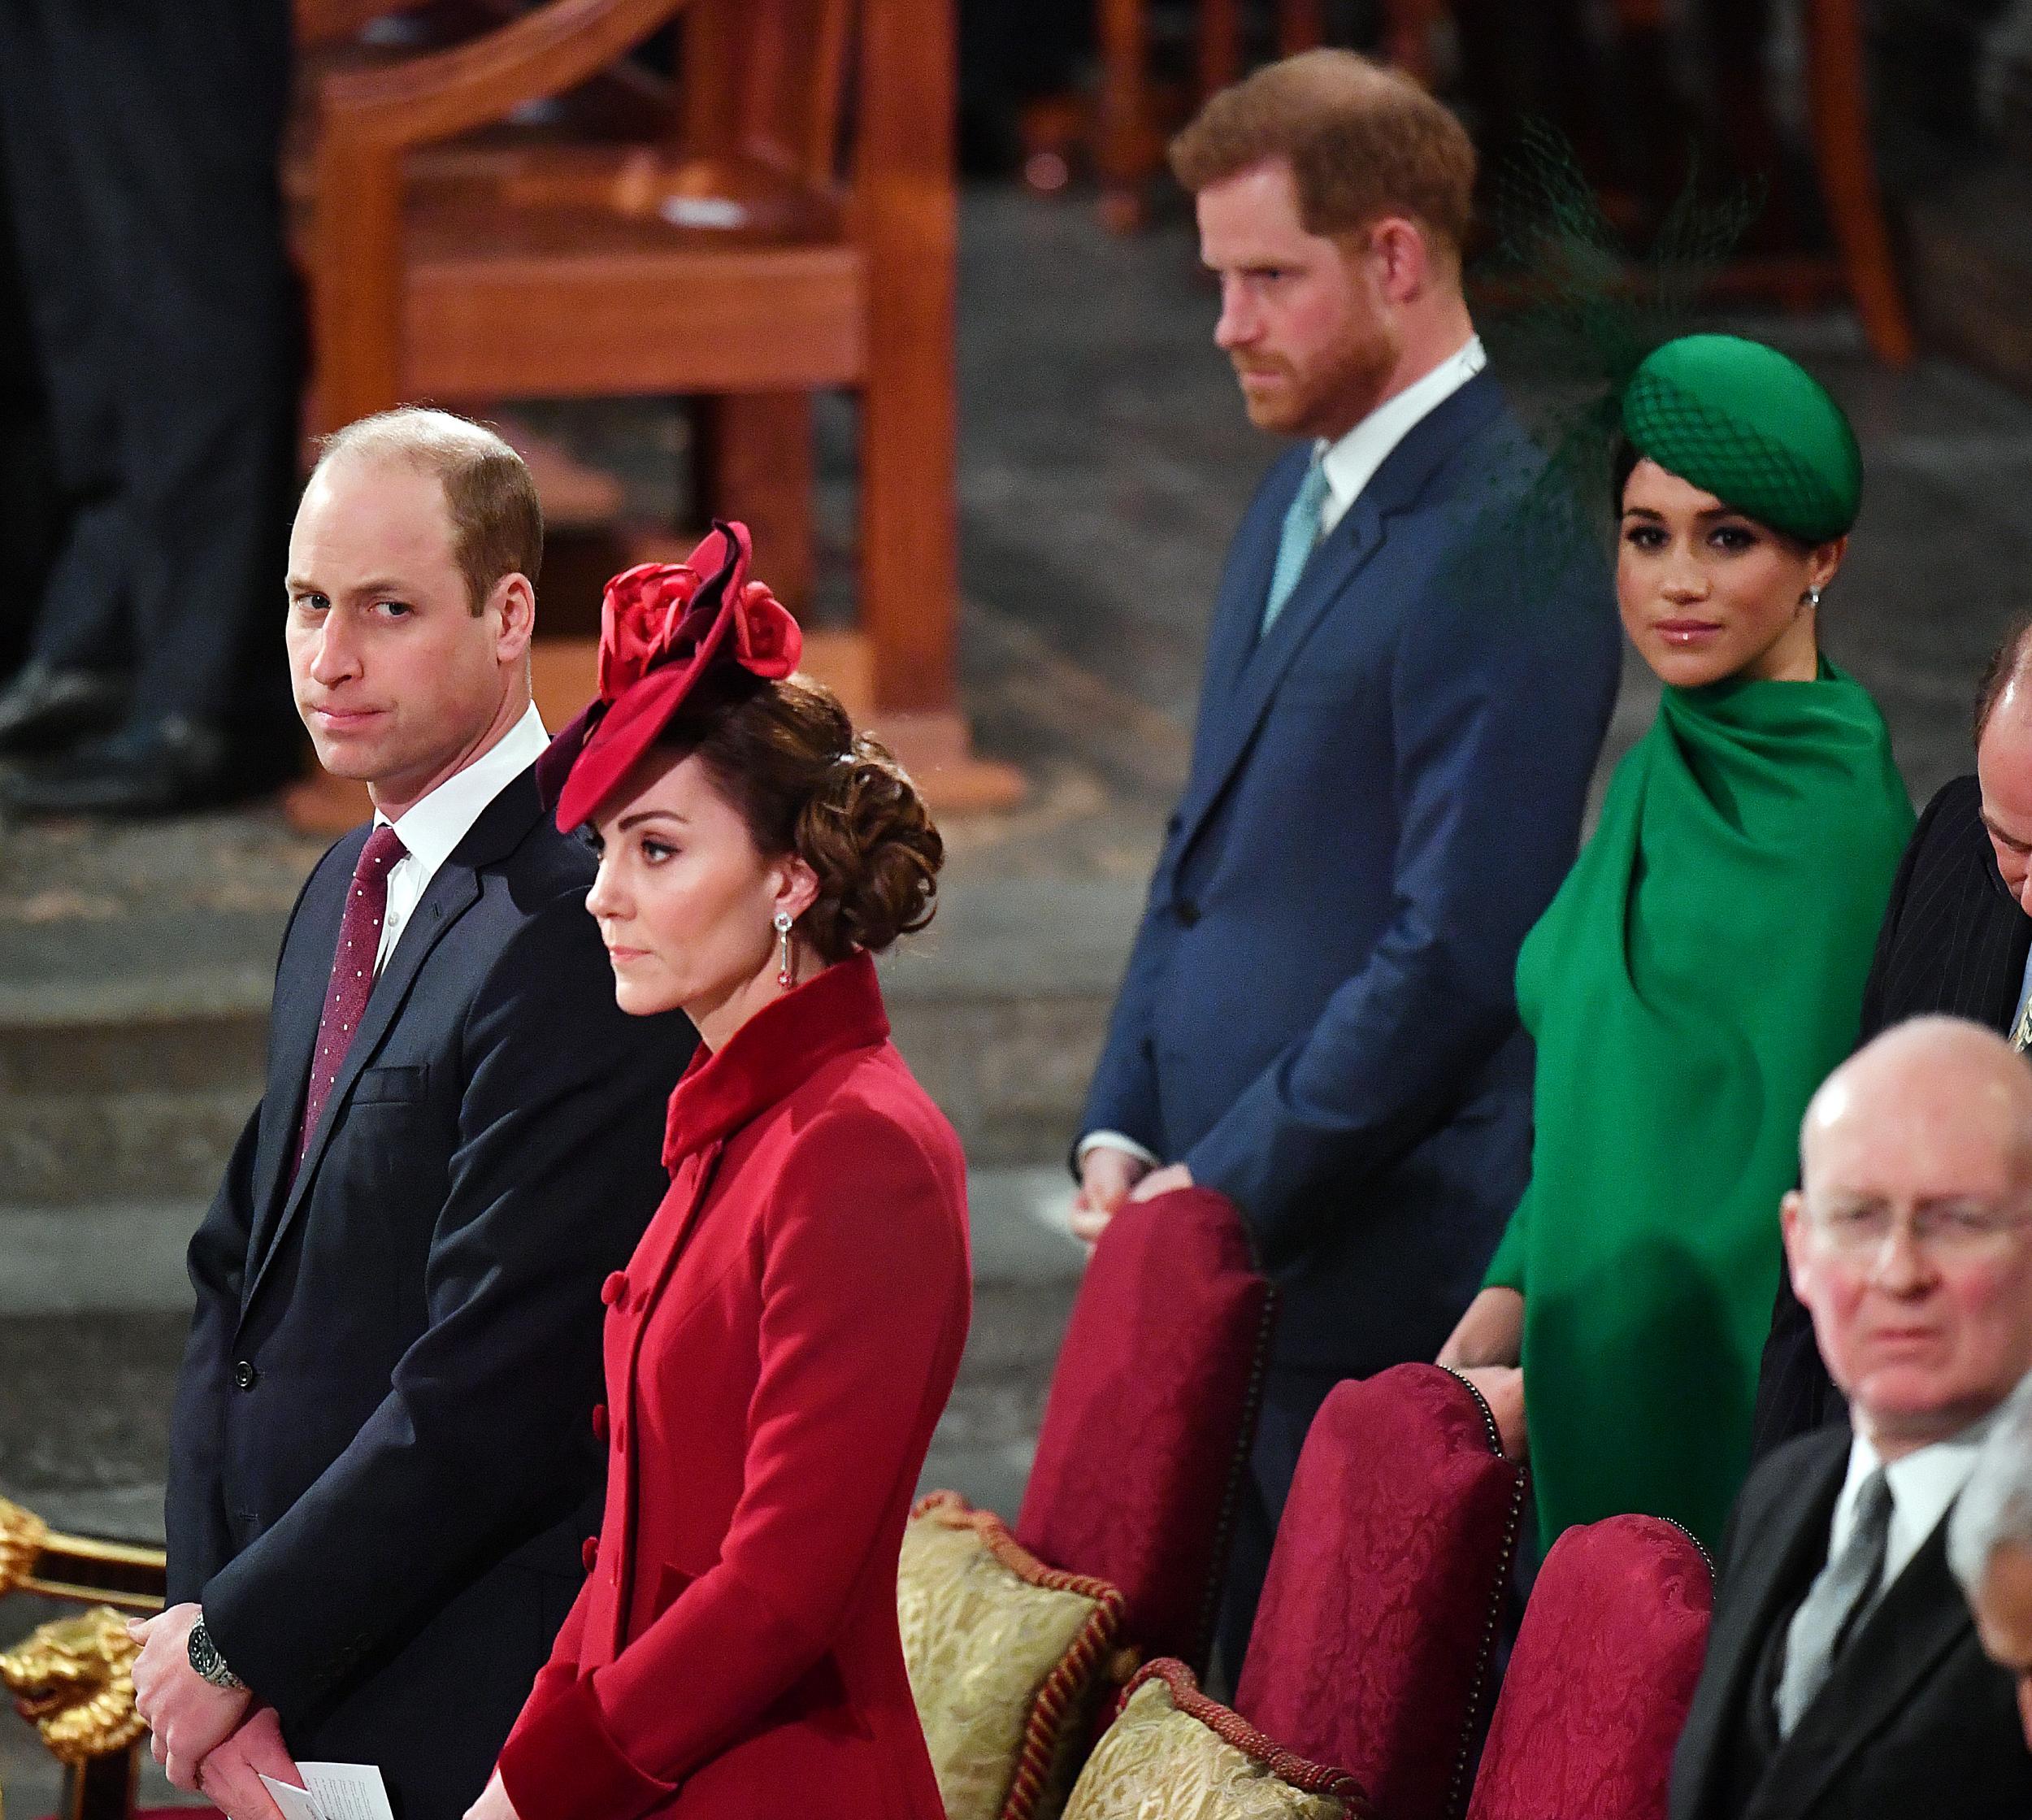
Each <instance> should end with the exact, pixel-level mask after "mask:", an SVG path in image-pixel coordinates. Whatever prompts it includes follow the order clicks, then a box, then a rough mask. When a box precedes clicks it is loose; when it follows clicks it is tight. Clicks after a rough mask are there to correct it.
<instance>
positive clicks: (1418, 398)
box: [396, 335, 1489, 1169]
mask: <svg viewBox="0 0 2032 1820" xmlns="http://www.w3.org/2000/svg"><path fill="white" fill-rule="evenodd" d="M1488 363H1489V356H1488V350H1487V349H1485V348H1484V347H1483V345H1482V337H1480V336H1478V335H1470V337H1468V338H1467V341H1466V344H1465V345H1464V346H1463V347H1461V349H1460V350H1459V351H1458V352H1457V353H1455V354H1449V355H1448V357H1447V358H1445V359H1444V360H1442V361H1441V362H1440V363H1439V365H1438V366H1436V367H1434V368H1433V369H1432V371H1431V372H1429V373H1427V374H1426V376H1424V378H1422V379H1417V380H1413V381H1412V382H1411V384H1409V385H1407V386H1406V387H1405V389H1403V391H1401V392H1400V393H1396V395H1395V396H1393V397H1388V398H1386V399H1384V400H1383V402H1382V403H1381V404H1379V405H1378V406H1376V408H1375V409H1374V410H1372V411H1370V413H1369V415H1367V416H1366V417H1365V418H1363V419H1362V420H1361V422H1360V423H1359V424H1356V425H1355V427H1354V428H1352V430H1350V431H1348V433H1347V434H1346V435H1345V436H1344V437H1341V438H1340V439H1339V441H1335V442H1328V441H1326V439H1325V438H1324V437H1322V438H1321V439H1320V441H1318V442H1316V443H1314V444H1313V452H1314V453H1315V454H1317V455H1318V458H1319V463H1320V466H1321V467H1322V468H1323V469H1324V470H1325V471H1326V498H1325V499H1324V500H1323V501H1322V502H1321V504H1320V508H1319V534H1320V536H1322V537H1323V536H1326V533H1327V532H1330V531H1331V530H1332V529H1333V528H1334V527H1335V525H1337V524H1338V523H1340V521H1341V519H1343V518H1344V517H1345V516H1346V515H1347V513H1348V507H1349V506H1352V505H1353V504H1354V502H1356V500H1357V499H1358V498H1360V497H1361V489H1363V488H1364V487H1366V486H1367V485H1368V484H1369V483H1370V481H1371V480H1374V478H1375V476H1376V470H1377V469H1378V468H1379V467H1382V466H1383V463H1385V462H1386V461H1387V460H1388V459H1389V458H1390V455H1391V452H1392V450H1395V449H1396V446H1397V445H1398V444H1399V443H1400V442H1401V441H1404V439H1405V437H1407V436H1409V434H1410V433H1411V432H1412V431H1413V429H1414V428H1417V426H1418V424H1420V423H1421V422H1422V421H1423V420H1424V419H1426V418H1427V417H1429V416H1430V415H1431V414H1432V412H1433V411H1434V410H1436V409H1437V408H1438V407H1439V406H1440V405H1442V404H1444V402H1446V401H1447V400H1448V398H1450V397H1452V396H1453V394H1454V393H1457V392H1458V391H1459V390H1460V389H1461V387H1462V386H1464V385H1465V384H1467V382H1468V381H1469V380H1471V379H1473V378H1474V376H1475V375H1476V374H1477V373H1478V372H1480V371H1481V370H1482V369H1483V367H1486V366H1487V365H1488ZM396 832H397V833H400V832H402V831H401V830H400V829H399V828H398V829H397V831H396ZM1101 1145H1106V1146H1107V1147H1108V1148H1109V1149H1111V1150H1126V1151H1127V1152H1128V1153H1129V1154H1130V1155H1131V1156H1132V1157H1134V1158H1136V1159H1137V1160H1138V1161H1139V1162H1145V1163H1148V1165H1149V1166H1151V1167H1152V1168H1153V1169H1154V1168H1156V1167H1157V1164H1158V1162H1159V1161H1160V1159H1159V1158H1157V1157H1154V1156H1153V1155H1152V1154H1151V1153H1150V1150H1149V1148H1148V1146H1147V1145H1141V1144H1139V1143H1137V1142H1136V1140H1135V1139H1134V1138H1132V1137H1130V1136H1127V1134H1126V1133H1124V1132H1109V1131H1099V1132H1088V1133H1087V1135H1086V1136H1084V1137H1083V1138H1081V1139H1080V1140H1079V1144H1078V1145H1076V1146H1075V1149H1074V1151H1073V1161H1074V1162H1075V1164H1079V1163H1083V1162H1085V1161H1086V1160H1087V1153H1088V1151H1089V1150H1093V1149H1099V1148H1100V1147H1101Z"/></svg>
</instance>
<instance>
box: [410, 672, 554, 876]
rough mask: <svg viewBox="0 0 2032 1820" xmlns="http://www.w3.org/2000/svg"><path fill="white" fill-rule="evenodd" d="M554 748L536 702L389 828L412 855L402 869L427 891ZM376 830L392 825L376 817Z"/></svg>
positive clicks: (411, 806)
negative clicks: (499, 800)
mask: <svg viewBox="0 0 2032 1820" xmlns="http://www.w3.org/2000/svg"><path fill="white" fill-rule="evenodd" d="M549 743H550V736H549V734H548V733H546V732H545V731H544V729H543V716H542V715H540V714H538V713H537V712H536V704H535V703H534V702H532V703H531V704H530V706H529V708H528V711H527V712H526V713H525V714H524V715H523V717H522V719H519V721H517V722H516V723H515V725H514V726H512V727H510V728H509V729H508V731H507V732H506V733H504V734H502V735H501V737H500V739H498V740H497V741H495V742H494V744H493V745H491V746H489V747H488V749H486V750H485V751H484V752H483V753H481V754H480V756H479V757H478V758H475V759H474V760H473V762H471V764H470V765H468V766H467V767H465V769H464V770H462V771H454V772H453V773H452V775H450V776H449V777H448V778H446V779H445V781H444V782H443V783H442V784H439V785H438V786H437V788H436V789H434V790H432V791H431V792H430V793H428V795H425V796H423V797H419V798H418V799H417V800H416V801H415V802H413V803H411V804H410V806H409V807H408V808H407V809H406V810H403V811H402V814H401V815H400V816H398V817H397V819H396V820H395V821H394V822H393V823H389V825H390V826H392V827H393V828H394V830H395V832H396V835H397V837H398V838H399V839H400V840H401V841H402V845H403V846H404V848H405V849H407V852H408V858H406V859H405V860H403V861H402V862H401V863H402V865H403V866H405V867H410V868H411V877H412V878H413V879H414V880H415V881H416V883H417V885H418V894H419V895H420V894H421V887H422V885H423V884H425V883H428V880H430V879H431V878H432V876H433V875H435V874H436V871H437V869H438V867H441V866H442V865H443V864H444V863H445V861H446V860H448V859H449V858H451V856H452V850H453V849H454V848H455V847H457V846H458V843H459V842H460V841H463V840H464V839H465V838H466V836H467V834H468V833H470V832H471V830H472V825H473V823H475V822H476V821H478V820H479V819H480V812H481V811H482V810H484V809H485V808H486V806H487V805H488V803H490V802H492V801H493V800H494V798H495V797H497V796H499V795H500V794H501V792H502V791H503V790H504V789H506V788H507V787H508V784H510V782H511V781H512V780H514V779H515V778H517V777H519V776H520V775H521V774H522V773H523V771H527V770H528V768H529V767H531V766H532V765H533V764H534V763H535V762H536V760H537V759H538V758H541V757H542V755H543V750H544V748H545V746H547V745H549ZM374 819H375V822H376V825H379V824H380V823H385V822H387V821H388V818H387V817H386V816H385V815H382V814H376V816H375V818H374Z"/></svg>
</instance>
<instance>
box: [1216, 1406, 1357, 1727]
mask: <svg viewBox="0 0 2032 1820" xmlns="http://www.w3.org/2000/svg"><path fill="white" fill-rule="evenodd" d="M1339 1381H1340V1380H1339V1379H1338V1378H1328V1377H1317V1376H1313V1375H1310V1374H1296V1373H1285V1372H1279V1371H1277V1370H1271V1371H1270V1373H1269V1374H1268V1375H1266V1378H1265V1380H1264V1384H1263V1403H1262V1408H1261V1410H1260V1411H1259V1413H1258V1414H1257V1418H1256V1440H1255V1444H1254V1445H1253V1446H1252V1447H1251V1449H1249V1459H1248V1471H1247V1472H1246V1473H1245V1474H1244V1475H1243V1483H1242V1487H1241V1495H1240V1497H1239V1498H1238V1499H1237V1501H1236V1507H1235V1537H1234V1542H1233V1545H1232V1547H1231V1549H1230V1551H1229V1554H1228V1566H1227V1589H1226V1591H1225V1592H1224V1593H1223V1595H1222V1601H1221V1620H1220V1624H1219V1626H1218V1630H1217V1632H1216V1644H1215V1651H1216V1660H1217V1661H1218V1666H1219V1670H1220V1679H1221V1680H1222V1682H1223V1683H1225V1686H1224V1687H1223V1688H1222V1692H1221V1697H1222V1698H1224V1699H1226V1698H1231V1697H1232V1696H1233V1694H1234V1692H1235V1685H1236V1683H1239V1682H1240V1679H1241V1678H1242V1663H1243V1659H1244V1657H1245V1656H1246V1655H1247V1653H1248V1638H1249V1631H1250V1630H1251V1628H1252V1627H1253V1626H1254V1624H1255V1622H1256V1606H1257V1601H1259V1600H1260V1599H1261V1597H1262V1594H1263V1579H1264V1576H1265V1575H1266V1573H1267V1572H1268V1571H1269V1570H1270V1549H1271V1547H1272V1545H1273V1544H1274V1543H1275V1541H1276V1539H1277V1526H1278V1524H1279V1522H1281V1521H1282V1520H1283V1514H1284V1500H1285V1498H1286V1497H1287V1496H1288V1495H1289V1494H1290V1492H1291V1488H1292V1474H1293V1473H1294V1472H1296V1470H1298V1455H1299V1452H1300V1449H1302V1448H1303V1447H1304V1446H1305V1431H1306V1430H1307V1429H1308V1428H1309V1427H1312V1423H1313V1417H1314V1416H1315V1415H1317V1414H1318V1413H1319V1405H1321V1404H1322V1403H1323V1402H1325V1401H1326V1393H1327V1392H1329V1391H1330V1390H1331V1389H1332V1388H1334V1386H1335V1384H1336V1383H1339Z"/></svg>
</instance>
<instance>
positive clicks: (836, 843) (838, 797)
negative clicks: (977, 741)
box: [792, 733, 945, 961]
mask: <svg viewBox="0 0 2032 1820" xmlns="http://www.w3.org/2000/svg"><path fill="white" fill-rule="evenodd" d="M792 845H794V847H795V849H796V851H797V856H798V858H801V859H802V860H803V861H804V862H805V864H806V865H807V866H809V867H810V868H811V869H812V871H814V872H816V873H817V874H818V897H816V898H814V900H813V901H812V906H811V908H810V910H806V911H805V914H804V915H803V917H802V918H801V923H802V925H803V928H804V931H805V938H806V940H809V941H810V944H811V945H812V947H813V948H814V949H815V950H816V951H817V952H818V954H819V956H820V957H821V958H823V959H825V960H827V961H838V960H844V958H846V957H847V956H848V955H849V954H850V953H853V951H854V950H855V949H866V950H867V951H868V952H869V953H871V954H879V953H881V952H882V951H883V949H885V948H888V946H890V945H891V944H892V943H893V942H894V941H895V940H896V939H897V936H907V935H914V934H915V933H916V932H917V931H918V930H919V929H922V928H923V927H924V926H925V924H926V923H929V922H930V921H931V916H932V913H933V912H934V910H936V908H937V905H936V897H937V893H938V872H939V867H940V866H941V865H943V864H944V860H945V843H944V841H943V840H942V839H940V836H939V831H938V829H937V828H936V827H934V826H933V825H932V822H931V812H930V811H929V810H927V809H926V807H925V806H924V799H923V797H920V796H919V795H918V793H917V786H916V785H915V784H913V783H912V782H911V781H910V774H909V773H908V772H907V771H905V770H904V768H903V767H901V765H899V764H898V763H897V762H896V760H895V759H894V758H892V757H891V756H890V754H889V749H888V747H887V746H885V745H883V743H882V742H881V741H879V740H878V739H876V738H875V736H873V735H872V734H869V733H860V734H857V735H855V736H854V738H853V745H852V747H851V748H850V749H849V750H848V751H847V752H845V753H844V754H840V756H838V757H836V758H834V760H833V761H832V763H831V766H830V767H828V769H827V773H826V775H825V778H824V780H823V782H822V783H821V784H819V787H818V790H817V792H816V793H814V795H813V796H812V797H811V799H810V801H808V802H806V803H805V806H804V810H803V812H802V813H801V814H799V816H798V818H797V832H796V834H795V836H794V837H793V841H792Z"/></svg>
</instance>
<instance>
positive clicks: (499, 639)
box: [481, 571, 536, 663]
mask: <svg viewBox="0 0 2032 1820" xmlns="http://www.w3.org/2000/svg"><path fill="white" fill-rule="evenodd" d="M481 611H482V612H483V613H493V614H497V615H499V616H500V629H499V631H498V632H496V633H495V635H494V655H495V658H497V660H498V661H499V662H502V663H514V662H516V661H518V660H519V658H523V657H524V656H526V655H527V654H528V649H529V641H530V640H531V639H532V638H533V637H534V636H536V589H535V588H534V587H532V585H531V584H530V580H529V577H528V576H526V575H523V574H521V573H520V572H519V571H515V572H511V573H510V574H507V575H505V576H502V577H501V580H498V581H497V582H496V583H495V584H494V586H493V592H492V593H490V594H488V597H487V604H486V606H484V607H483V608H482V609H481Z"/></svg>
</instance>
